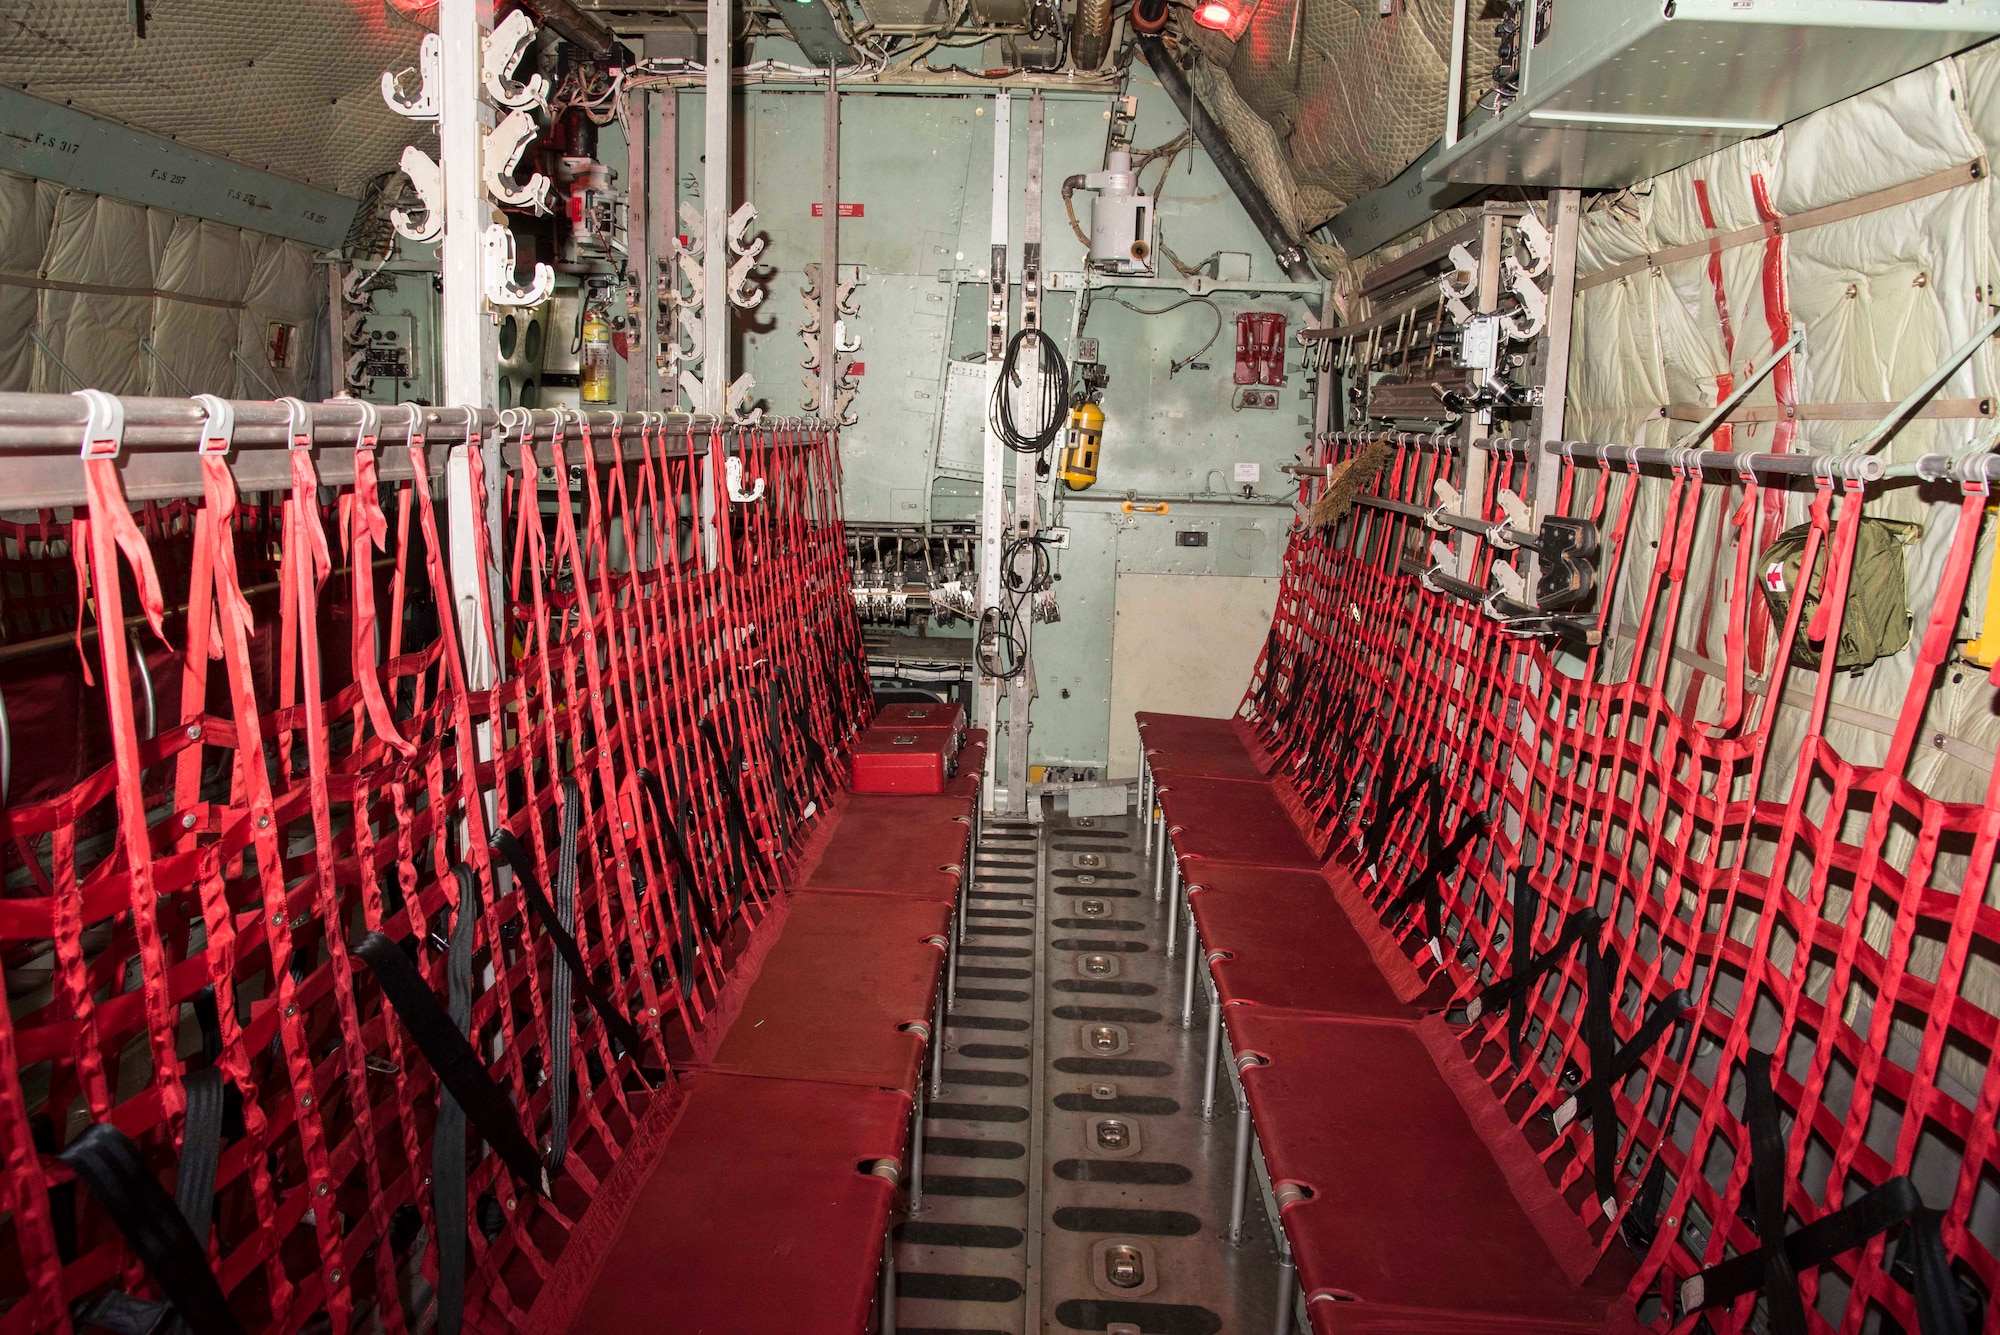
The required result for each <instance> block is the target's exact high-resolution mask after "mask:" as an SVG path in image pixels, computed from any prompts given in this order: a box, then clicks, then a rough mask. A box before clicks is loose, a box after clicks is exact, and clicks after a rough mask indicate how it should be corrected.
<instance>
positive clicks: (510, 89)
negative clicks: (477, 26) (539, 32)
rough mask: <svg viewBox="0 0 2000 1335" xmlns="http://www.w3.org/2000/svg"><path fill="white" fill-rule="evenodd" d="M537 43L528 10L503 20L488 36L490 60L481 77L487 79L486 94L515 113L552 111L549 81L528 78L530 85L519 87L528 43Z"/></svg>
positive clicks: (533, 25) (483, 63)
mask: <svg viewBox="0 0 2000 1335" xmlns="http://www.w3.org/2000/svg"><path fill="white" fill-rule="evenodd" d="M534 40H535V21H534V20H533V19H531V18H529V17H528V12H527V11H526V10H524V9H517V10H515V11H514V12H513V13H511V14H509V15H508V16H507V17H506V18H505V19H503V20H501V22H500V26H499V27H497V28H495V29H494V30H493V31H492V32H490V33H488V34H487V35H486V56H485V59H484V61H482V62H481V73H482V74H483V75H484V76H485V79H486V93H487V96H489V97H491V98H492V99H493V100H494V101H495V102H498V103H499V104H500V105H501V106H503V107H507V108H510V109H513V110H525V109H527V108H530V107H532V108H533V109H535V110H536V111H547V110H548V107H549V81H548V80H547V79H544V78H543V77H542V76H541V75H539V74H531V75H529V76H528V81H527V82H526V83H515V82H514V81H513V78H512V76H513V73H514V71H515V69H516V68H517V67H519V65H520V63H521V57H522V55H523V54H524V53H526V51H527V49H528V43H530V42H532V41H534Z"/></svg>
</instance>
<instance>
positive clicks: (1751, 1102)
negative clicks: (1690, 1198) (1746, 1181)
mask: <svg viewBox="0 0 2000 1335" xmlns="http://www.w3.org/2000/svg"><path fill="white" fill-rule="evenodd" d="M1749 1058H1750V1060H1749V1064H1748V1065H1747V1066H1745V1067H1744V1069H1743V1076H1744V1082H1745V1093H1744V1100H1743V1117H1744V1120H1745V1121H1746V1122H1748V1123H1749V1127H1750V1187H1751V1190H1752V1193H1753V1194H1754V1195H1755V1197H1756V1199H1755V1201H1754V1202H1753V1205H1754V1207H1755V1212H1756V1224H1757V1241H1758V1242H1760V1243H1762V1244H1763V1246H1762V1247H1761V1248H1760V1250H1761V1251H1762V1253H1763V1256H1764V1264H1763V1267H1762V1270H1763V1274H1762V1280H1763V1284H1762V1288H1763V1290H1764V1304H1765V1307H1766V1309H1767V1311H1768V1314H1769V1320H1770V1329H1771V1335H1806V1307H1805V1303H1803V1302H1802V1301H1800V1299H1799V1272H1798V1271H1796V1270H1794V1269H1793V1268H1792V1258H1791V1257H1789V1256H1787V1255H1785V1132H1784V1128H1783V1127H1782V1126H1780V1125H1779V1123H1778V1100H1777V1096H1776V1095H1774V1094H1772V1092H1771V1058H1770V1057H1769V1056H1768V1055H1767V1054H1765V1053H1762V1052H1758V1051H1756V1050H1755V1049H1752V1050H1751V1052H1750V1054H1749ZM1599 1134H1602V1133H1601V1132H1600V1133H1599Z"/></svg>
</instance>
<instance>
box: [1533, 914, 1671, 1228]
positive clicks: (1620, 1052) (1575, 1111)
mask: <svg viewBox="0 0 2000 1335" xmlns="http://www.w3.org/2000/svg"><path fill="white" fill-rule="evenodd" d="M1583 963H1584V978H1585V990H1584V999H1583V1026H1582V1029H1583V1039H1584V1043H1585V1045H1586V1046H1587V1047H1588V1049H1589V1051H1590V1078H1589V1079H1587V1080H1585V1081H1584V1082H1583V1084H1582V1085H1581V1086H1579V1087H1578V1089H1577V1091H1576V1092H1575V1093H1574V1094H1571V1095H1570V1096H1569V1097H1568V1098H1566V1099H1564V1100H1563V1101H1562V1102H1561V1103H1560V1104H1558V1105H1557V1106H1556V1109H1555V1111H1554V1113H1553V1114H1552V1117H1553V1120H1554V1122H1555V1129H1556V1130H1557V1132H1561V1131H1562V1130H1563V1129H1564V1128H1566V1127H1568V1126H1569V1124H1570V1123H1571V1122H1573V1121H1575V1120H1576V1119H1577V1117H1578V1116H1584V1117H1588V1118H1590V1140H1591V1156H1592V1157H1591V1172H1592V1173H1593V1174H1594V1175H1595V1177H1596V1179H1597V1189H1598V1191H1599V1192H1600V1193H1601V1197H1602V1199H1601V1201H1600V1204H1601V1205H1602V1206H1603V1207H1604V1213H1605V1214H1606V1215H1607V1216H1615V1215H1616V1214H1617V1213H1618V1186H1617V1183H1618V1107H1617V1103H1616V1100H1615V1095H1616V1093H1617V1090H1618V1086H1619V1084H1620V1083H1621V1082H1622V1081H1623V1080H1624V1079H1625V1077H1626V1076H1628V1075H1630V1074H1632V1072H1633V1071H1634V1070H1636V1069H1637V1068H1638V1065H1639V1062H1640V1061H1641V1060H1642V1059H1643V1058H1644V1057H1645V1055H1646V1053H1647V1052H1649V1051H1650V1050H1651V1049H1652V1047H1653V1045H1654V1044H1655V1043H1657V1042H1659V1041H1660V1036H1661V1035H1662V1034H1665V1033H1666V1032H1667V1030H1669V1029H1671V1028H1673V1025H1674V1021H1676V1020H1678V1019H1680V1017H1681V1016H1682V1015H1683V1014H1685V1013H1686V1012H1687V1009H1688V1007H1689V1006H1691V1005H1693V1004H1694V1003H1693V1001H1692V1000H1691V999H1690V998H1689V997H1688V994H1687V990H1686V989H1685V988H1681V989H1676V990H1675V991H1673V992H1670V993H1668V994H1667V995H1666V996H1665V997H1663V998H1661V999H1660V1001H1659V1002H1658V1003H1657V1004H1655V1005H1654V1007H1653V1008H1652V1010H1650V1011H1648V1012H1647V1013H1646V1018H1645V1020H1644V1021H1642V1022H1641V1023H1640V1025H1639V1032H1638V1033H1636V1034H1634V1035H1632V1038H1631V1040H1630V1041H1629V1042H1627V1043H1626V1044H1625V1045H1624V1046H1623V1047H1620V1046H1619V1045H1618V1031H1617V1030H1615V1029H1613V1028H1612V1027H1611V981H1612V977H1613V975H1614V974H1616V973H1617V971H1618V957H1617V956H1616V955H1615V954H1613V953H1611V952H1610V951H1606V950H1602V949H1600V948H1599V947H1598V944H1597V938H1596V937H1595V936H1594V935H1591V936H1585V937H1584V938H1583Z"/></svg>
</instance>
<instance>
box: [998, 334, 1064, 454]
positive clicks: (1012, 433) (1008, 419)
mask: <svg viewBox="0 0 2000 1335" xmlns="http://www.w3.org/2000/svg"><path fill="white" fill-rule="evenodd" d="M1030 338H1033V339H1034V340H1035V342H1036V344H1037V345H1038V346H1039V348H1040V349H1041V365H1042V395H1041V398H1042V401H1041V403H1040V405H1039V409H1040V412H1039V416H1037V417H1036V418H1034V419H1033V420H1032V425H1033V427H1034V430H1033V431H1032V432H1030V431H1026V430H1023V429H1022V427H1021V424H1020V423H1019V422H1018V421H1016V420H1015V416H1014V393H1013V391H1014V389H1015V388H1016V387H1017V386H1019V385H1020V383H1021V370H1020V363H1021V349H1022V348H1023V347H1024V346H1026V344H1027V341H1028V340H1029V339H1030ZM991 417H992V421H993V429H994V431H995V432H997V433H998V434H999V436H1000V439H1002V440H1004V441H1005V442H1007V448H1008V449H1010V450H1013V451H1014V452H1015V453H1016V454H1043V453H1046V452H1047V450H1048V448H1049V446H1051V445H1053V444H1055V443H1056V440H1057V438H1058V437H1060V436H1061V435H1062V432H1063V427H1064V425H1065V424H1066V423H1067V422H1068V421H1069V363H1067V362H1065V361H1064V360H1063V355H1062V352H1061V350H1060V349H1058V348H1057V347H1056V344H1055V340H1054V339H1052V338H1050V337H1049V336H1048V335H1047V334H1045V333H1043V332H1042V331H1041V330H1039V329H1023V330H1021V331H1020V332H1019V333H1017V334H1015V335H1014V337H1013V338H1012V339H1011V340H1009V342H1008V344H1007V356H1006V359H1005V360H1004V361H1002V362H1001V363H1000V383H999V384H998V385H997V386H995V387H994V390H993V407H992V412H991Z"/></svg>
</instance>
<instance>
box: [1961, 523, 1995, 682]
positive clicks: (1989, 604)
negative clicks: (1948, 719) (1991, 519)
mask: <svg viewBox="0 0 2000 1335" xmlns="http://www.w3.org/2000/svg"><path fill="white" fill-rule="evenodd" d="M1989 513H1991V511H1989ZM1965 656H1966V657H1967V658H1969V659H1971V660H1972V661H1973V662H1975V663H1977V664H1979V666H1981V667H1983V668H1990V667H1992V666H1993V665H1994V664H1996V663H2000V551H1995V552H1994V554H1993V569H1992V570H1991V571H1990V572H1988V574H1987V577H1986V622H1985V624H1984V625H1983V626H1981V627H1980V630H1979V638H1978V639H1976V640H1974V641H1973V642H1972V643H1971V644H1968V645H1966V646H1965Z"/></svg>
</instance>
